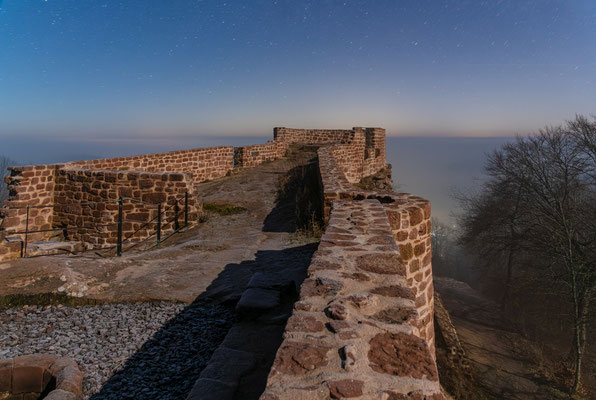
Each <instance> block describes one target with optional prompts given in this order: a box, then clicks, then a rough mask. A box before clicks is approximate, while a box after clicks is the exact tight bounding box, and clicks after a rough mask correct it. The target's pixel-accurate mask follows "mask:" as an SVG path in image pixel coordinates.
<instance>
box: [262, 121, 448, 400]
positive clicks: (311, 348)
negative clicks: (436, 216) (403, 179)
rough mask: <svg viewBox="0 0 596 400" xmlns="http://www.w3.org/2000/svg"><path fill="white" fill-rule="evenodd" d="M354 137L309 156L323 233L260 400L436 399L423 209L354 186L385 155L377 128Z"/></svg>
mask: <svg viewBox="0 0 596 400" xmlns="http://www.w3.org/2000/svg"><path fill="white" fill-rule="evenodd" d="M355 131H356V132H355V135H354V138H353V140H352V141H351V142H350V143H344V144H335V145H330V146H324V147H321V148H319V150H318V159H319V170H320V175H321V183H322V187H323V197H324V198H323V201H324V208H325V209H324V215H325V221H326V223H327V227H326V229H325V234H324V235H323V238H322V240H321V244H320V245H319V250H318V251H317V253H315V256H314V257H313V260H312V263H311V265H310V267H309V270H308V278H307V280H306V281H305V282H304V283H303V285H302V287H301V290H300V301H299V302H297V303H296V305H295V308H294V312H293V314H292V317H291V318H290V320H289V321H288V324H287V326H286V332H285V334H284V339H285V340H284V342H283V343H282V345H281V347H280V348H279V350H278V352H277V355H276V359H275V362H274V364H273V367H272V370H271V372H270V374H269V379H268V382H267V390H266V391H265V393H264V394H263V396H261V400H286V399H287V400H289V399H294V398H305V399H306V398H308V399H328V398H330V397H331V398H349V397H360V396H364V397H363V398H387V399H418V398H420V399H422V398H426V399H433V400H442V399H444V397H443V395H442V394H441V391H440V386H439V382H438V375H437V367H436V362H435V340H434V339H435V338H434V321H433V314H434V303H433V302H434V299H433V283H432V265H431V237H430V228H431V227H430V203H429V202H428V201H427V200H425V199H422V198H420V197H417V196H412V195H410V194H407V193H399V194H384V193H383V194H380V193H377V192H371V191H362V190H357V189H355V188H354V186H352V183H353V182H357V181H358V179H359V177H363V176H366V175H367V174H368V175H370V174H373V173H375V172H377V171H379V170H380V169H381V168H382V167H384V166H385V162H384V161H385V156H386V154H385V144H384V142H385V131H384V130H382V129H379V128H369V129H367V131H366V135H365V137H364V140H365V143H364V146H363V144H362V139H361V138H360V137H359V132H358V130H357V129H355ZM381 142H382V143H381ZM381 160H382V161H383V162H382V163H381Z"/></svg>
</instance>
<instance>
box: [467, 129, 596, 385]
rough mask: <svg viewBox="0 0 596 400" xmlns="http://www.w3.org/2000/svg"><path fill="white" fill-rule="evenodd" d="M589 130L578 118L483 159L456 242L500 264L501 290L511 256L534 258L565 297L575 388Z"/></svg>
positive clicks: (580, 347)
mask: <svg viewBox="0 0 596 400" xmlns="http://www.w3.org/2000/svg"><path fill="white" fill-rule="evenodd" d="M595 133H596V121H595V122H594V123H590V122H589V121H588V120H587V119H585V118H583V117H576V119H575V120H574V121H570V122H568V123H567V124H566V125H565V126H559V127H553V128H545V129H544V130H542V131H540V132H539V134H537V135H534V136H530V137H527V138H518V139H517V140H516V141H515V142H514V143H510V144H506V145H505V146H503V147H502V148H501V149H500V150H498V151H496V152H495V153H493V154H492V155H491V156H490V157H489V160H488V163H487V167H486V170H487V173H488V175H489V181H488V183H487V184H486V185H485V187H484V188H483V191H482V192H481V193H480V194H479V195H477V196H472V197H471V198H470V199H468V201H467V202H464V206H465V208H466V211H467V214H465V216H464V218H463V219H462V228H463V232H464V233H463V235H462V242H466V241H469V243H470V246H471V247H475V248H476V249H477V250H478V251H479V253H480V254H481V255H483V256H485V257H491V256H493V255H497V256H500V258H501V259H502V260H503V261H504V264H505V268H506V270H507V283H506V290H507V289H508V286H509V285H510V280H511V271H512V268H513V265H514V263H515V262H516V261H515V259H516V258H518V257H516V254H517V253H519V252H520V251H522V250H523V252H524V253H525V254H529V255H531V256H532V260H531V264H532V267H538V268H540V272H539V273H538V275H540V276H547V277H548V279H549V280H550V282H551V284H552V285H553V287H556V288H557V290H558V292H559V293H564V294H565V295H566V296H567V298H568V299H569V303H570V304H571V308H572V310H571V312H570V314H571V320H572V322H573V327H572V328H573V339H572V348H573V356H574V360H573V361H574V384H573V392H574V393H577V391H578V390H579V388H580V384H581V369H582V358H583V355H584V350H585V347H586V341H587V339H586V337H587V336H586V335H587V329H588V323H589V315H590V309H591V302H592V301H593V297H594V292H595V291H596V264H595V263H596V227H595V224H594V221H596V190H595V189H596V188H595V180H594V176H595V174H594V173H593V172H594V171H596V162H595V161H596V157H594V147H590V146H592V145H593V144H594V143H595V142H596V138H595V136H594V135H595ZM521 267H523V268H524V269H529V268H530V266H529V265H523V266H521V265H520V268H521ZM540 282H544V280H540ZM506 293H507V292H506Z"/></svg>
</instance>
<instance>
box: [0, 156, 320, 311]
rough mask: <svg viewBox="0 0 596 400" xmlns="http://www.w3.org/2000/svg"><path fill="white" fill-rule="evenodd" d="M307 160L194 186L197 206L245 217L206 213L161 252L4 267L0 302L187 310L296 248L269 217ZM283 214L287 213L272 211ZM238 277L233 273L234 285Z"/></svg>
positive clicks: (287, 231) (58, 259)
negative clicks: (265, 257) (223, 276)
mask: <svg viewBox="0 0 596 400" xmlns="http://www.w3.org/2000/svg"><path fill="white" fill-rule="evenodd" d="M312 156H313V153H309V152H301V153H297V154H294V155H293V156H291V157H288V158H287V159H282V160H276V161H273V162H269V163H265V164H262V165H260V166H258V167H255V168H247V169H244V170H241V171H240V172H238V173H237V174H235V175H233V176H230V177H225V178H221V179H218V180H214V181H210V182H204V183H200V184H198V185H197V193H199V197H200V200H202V201H204V202H209V203H218V204H231V205H235V206H240V207H243V208H245V209H246V211H245V212H241V213H238V214H234V215H218V214H217V213H207V220H206V221H205V222H203V223H201V224H200V225H199V226H197V227H195V228H193V229H191V230H189V231H188V232H186V233H180V234H177V235H175V236H174V237H172V238H171V239H169V240H168V241H167V242H166V243H164V244H163V246H162V248H160V249H156V250H149V251H142V252H125V253H124V254H123V256H122V257H105V258H104V257H100V256H98V255H96V254H93V253H87V254H83V255H77V256H62V255H61V256H44V257H35V258H24V259H17V260H13V261H10V262H6V263H2V264H0V295H6V294H38V293H50V292H58V293H65V294H69V295H72V296H76V297H85V298H92V299H98V300H106V301H147V300H170V301H182V302H191V301H193V300H194V299H196V298H197V297H198V296H199V295H201V294H203V293H204V292H205V291H206V289H207V288H208V287H209V285H210V284H211V283H212V282H213V281H214V280H215V279H216V278H217V277H218V275H219V274H220V272H221V271H223V270H224V268H225V267H226V266H229V265H235V264H240V263H242V262H246V261H249V260H253V259H254V258H255V255H256V254H257V253H258V252H263V251H268V250H283V249H286V248H291V247H294V246H296V243H293V242H292V240H293V238H294V236H295V235H294V234H293V233H292V230H293V229H292V227H284V228H283V229H281V228H280V227H279V226H277V227H276V226H275V225H276V224H278V225H279V224H287V223H288V222H287V221H285V220H283V218H281V219H280V221H272V220H271V215H276V212H272V211H275V208H276V206H277V205H276V199H277V194H278V187H279V185H278V181H279V179H280V177H281V176H284V175H285V174H286V173H287V172H288V171H289V170H290V169H292V168H293V167H295V166H297V165H302V164H304V163H306V162H307V160H308V159H310V158H311V157H312ZM290 211H292V210H289V211H288V212H290ZM280 212H281V213H282V214H283V212H284V210H277V214H279V213H280ZM281 217H283V215H281ZM266 219H267V221H266ZM286 219H287V218H286ZM286 228H287V229H286ZM241 274H242V272H241V271H240V270H239V271H237V273H236V275H235V279H239V275H241ZM246 274H247V276H250V275H251V274H252V272H250V271H247V272H246ZM240 280H242V279H240ZM223 284H224V283H222V282H219V284H218V287H217V288H214V290H219V291H221V290H222V288H221V286H222V285H223ZM229 284H230V285H232V286H233V285H234V284H235V283H234V282H229Z"/></svg>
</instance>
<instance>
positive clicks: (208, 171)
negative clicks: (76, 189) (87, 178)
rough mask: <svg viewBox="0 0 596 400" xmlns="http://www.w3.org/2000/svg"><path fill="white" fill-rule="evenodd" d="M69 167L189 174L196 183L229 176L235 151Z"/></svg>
mask: <svg viewBox="0 0 596 400" xmlns="http://www.w3.org/2000/svg"><path fill="white" fill-rule="evenodd" d="M66 166H67V167H72V168H84V169H99V170H116V171H146V172H189V173H191V174H192V176H193V179H194V180H195V181H196V182H201V181H205V180H210V179H216V178H221V177H222V176H225V175H226V174H227V173H228V172H229V171H230V170H231V169H232V168H233V167H234V147H233V146H220V147H210V148H205V149H193V150H181V151H170V152H168V153H157V154H143V155H139V156H132V157H118V158H103V159H98V160H83V161H73V162H70V163H67V164H66Z"/></svg>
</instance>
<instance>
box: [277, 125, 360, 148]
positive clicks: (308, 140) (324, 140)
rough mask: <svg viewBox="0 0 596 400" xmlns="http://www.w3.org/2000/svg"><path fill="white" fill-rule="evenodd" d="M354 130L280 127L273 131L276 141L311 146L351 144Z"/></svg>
mask: <svg viewBox="0 0 596 400" xmlns="http://www.w3.org/2000/svg"><path fill="white" fill-rule="evenodd" d="M355 129H357V128H354V129H351V130H349V129H294V128H285V127H278V128H274V129H273V138H274V140H278V141H283V142H289V143H301V144H309V145H323V144H337V143H349V142H350V141H351V140H352V138H353V136H354V130H355Z"/></svg>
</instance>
